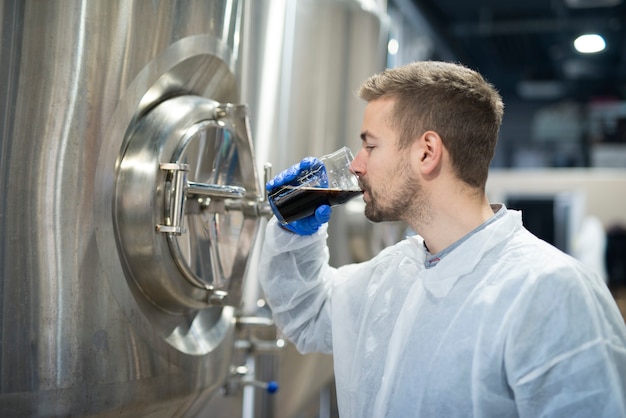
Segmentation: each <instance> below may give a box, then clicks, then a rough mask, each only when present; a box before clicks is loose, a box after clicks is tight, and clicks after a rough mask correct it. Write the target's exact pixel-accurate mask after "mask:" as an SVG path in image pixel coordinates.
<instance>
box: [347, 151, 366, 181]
mask: <svg viewBox="0 0 626 418" xmlns="http://www.w3.org/2000/svg"><path fill="white" fill-rule="evenodd" d="M363 152H364V151H363V150H362V149H361V150H359V152H358V153H357V154H356V156H355V157H354V160H353V161H352V164H350V171H351V172H353V173H354V174H356V175H357V176H359V177H361V176H362V175H363V174H365V164H364V162H363Z"/></svg>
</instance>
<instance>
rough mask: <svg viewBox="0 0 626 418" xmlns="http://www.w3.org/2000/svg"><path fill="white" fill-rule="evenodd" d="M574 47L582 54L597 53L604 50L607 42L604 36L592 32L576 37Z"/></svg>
mask: <svg viewBox="0 0 626 418" xmlns="http://www.w3.org/2000/svg"><path fill="white" fill-rule="evenodd" d="M574 48H576V51H578V52H580V53H582V54H595V53H596V52H600V51H604V48H606V42H605V41H604V38H603V37H602V36H600V35H598V34H595V33H590V34H586V35H580V36H579V37H578V38H576V39H575V40H574Z"/></svg>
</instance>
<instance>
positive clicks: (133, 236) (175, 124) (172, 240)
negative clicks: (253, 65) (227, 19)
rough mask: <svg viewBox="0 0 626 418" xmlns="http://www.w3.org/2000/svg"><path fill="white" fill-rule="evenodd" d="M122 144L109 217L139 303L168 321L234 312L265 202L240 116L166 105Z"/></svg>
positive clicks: (200, 102)
mask: <svg viewBox="0 0 626 418" xmlns="http://www.w3.org/2000/svg"><path fill="white" fill-rule="evenodd" d="M124 143H125V144H126V147H125V149H124V150H123V152H122V157H121V159H120V161H119V165H118V169H117V177H116V182H115V198H114V208H113V214H114V223H115V229H116V236H117V242H118V247H119V250H120V251H119V252H120V257H121V259H122V264H123V265H124V268H125V273H126V277H127V281H128V283H129V285H130V286H131V287H133V288H134V289H133V290H134V294H135V295H136V297H138V296H137V295H139V297H142V298H145V299H147V300H149V301H150V302H151V303H152V304H153V305H154V306H156V307H158V308H159V309H161V310H163V311H166V312H169V313H183V312H189V311H193V310H198V309H204V308H209V307H218V306H224V305H231V306H235V307H237V306H239V304H240V302H241V291H242V286H243V283H242V282H243V278H244V276H245V271H246V267H247V264H248V258H249V254H250V250H251V247H252V245H253V243H254V239H255V236H256V233H257V230H258V224H259V217H258V209H257V208H258V204H259V202H260V200H261V199H262V196H261V195H260V193H259V185H258V180H257V176H256V171H255V164H254V158H253V151H252V144H251V140H250V136H249V128H248V120H247V109H246V106H245V105H233V104H220V103H218V102H215V101H212V100H210V99H207V98H204V97H199V96H191V95H189V96H179V97H175V98H171V99H168V100H166V101H164V102H161V103H160V104H158V105H157V106H155V107H154V108H153V109H152V110H150V111H149V112H147V113H146V114H145V115H144V116H143V117H142V118H140V119H139V120H137V121H136V122H135V123H133V124H132V125H131V127H130V128H129V130H128V133H127V137H126V140H125V141H124Z"/></svg>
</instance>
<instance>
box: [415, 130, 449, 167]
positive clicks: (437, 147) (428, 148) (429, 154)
mask: <svg viewBox="0 0 626 418" xmlns="http://www.w3.org/2000/svg"><path fill="white" fill-rule="evenodd" d="M415 145H416V150H415V151H416V152H417V158H418V160H419V161H418V164H419V170H420V172H421V173H422V175H423V176H424V177H429V176H434V175H436V174H437V173H438V172H439V170H440V169H441V160H442V158H443V141H442V140H441V137H440V136H439V134H438V133H437V132H435V131H426V132H424V133H423V134H422V136H421V137H420V138H419V139H418V140H417V141H416V144H415Z"/></svg>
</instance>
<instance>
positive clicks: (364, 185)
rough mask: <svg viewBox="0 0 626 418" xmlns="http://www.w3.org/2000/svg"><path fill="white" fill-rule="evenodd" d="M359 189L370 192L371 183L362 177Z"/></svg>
mask: <svg viewBox="0 0 626 418" xmlns="http://www.w3.org/2000/svg"><path fill="white" fill-rule="evenodd" d="M359 187H360V188H361V190H363V191H365V190H369V182H368V181H367V180H365V179H364V178H362V177H359Z"/></svg>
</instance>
